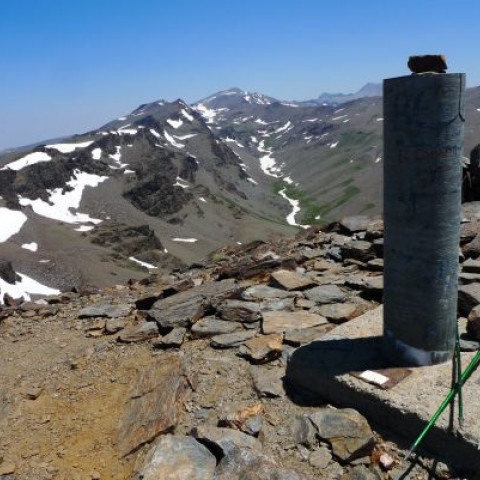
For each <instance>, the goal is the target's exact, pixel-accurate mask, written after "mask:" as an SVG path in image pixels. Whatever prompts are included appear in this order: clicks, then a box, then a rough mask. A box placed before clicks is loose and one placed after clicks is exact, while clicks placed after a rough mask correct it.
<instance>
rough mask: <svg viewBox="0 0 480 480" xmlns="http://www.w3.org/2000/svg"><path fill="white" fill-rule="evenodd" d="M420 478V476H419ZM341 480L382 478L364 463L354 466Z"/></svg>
mask: <svg viewBox="0 0 480 480" xmlns="http://www.w3.org/2000/svg"><path fill="white" fill-rule="evenodd" d="M411 478H413V477H411ZM417 478H418V477H417ZM341 480H382V479H381V477H380V475H378V474H377V473H376V472H375V471H372V470H369V469H368V468H367V467H365V466H364V465H357V466H356V467H353V469H352V470H350V472H348V473H345V474H344V475H343V476H342V478H341Z"/></svg>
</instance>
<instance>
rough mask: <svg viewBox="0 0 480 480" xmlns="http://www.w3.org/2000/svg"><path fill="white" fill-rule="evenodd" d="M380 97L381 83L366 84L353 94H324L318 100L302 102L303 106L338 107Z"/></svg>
mask: <svg viewBox="0 0 480 480" xmlns="http://www.w3.org/2000/svg"><path fill="white" fill-rule="evenodd" d="M380 96H382V84H381V83H373V82H369V83H366V84H365V85H364V86H363V87H362V88H361V89H360V90H358V91H357V92H355V93H328V92H324V93H322V94H321V95H319V97H318V98H316V99H313V100H307V101H305V102H302V103H303V104H314V105H322V104H326V105H340V104H342V103H346V102H351V101H352V100H358V99H359V98H364V97H380Z"/></svg>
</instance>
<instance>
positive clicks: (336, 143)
mask: <svg viewBox="0 0 480 480" xmlns="http://www.w3.org/2000/svg"><path fill="white" fill-rule="evenodd" d="M337 145H338V142H335V143H332V144H331V145H330V148H335V147H336V146H337Z"/></svg>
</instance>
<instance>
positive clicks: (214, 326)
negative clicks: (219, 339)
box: [190, 315, 243, 339]
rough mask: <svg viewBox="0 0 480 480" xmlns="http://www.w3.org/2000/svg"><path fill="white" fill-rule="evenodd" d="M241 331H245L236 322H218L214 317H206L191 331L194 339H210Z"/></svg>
mask: <svg viewBox="0 0 480 480" xmlns="http://www.w3.org/2000/svg"><path fill="white" fill-rule="evenodd" d="M239 330H243V328H242V326H241V325H240V324H238V323H236V322H227V321H225V320H218V319H217V318H216V317H215V316H214V315H212V316H210V317H204V318H202V319H201V320H199V321H198V322H196V323H195V324H194V325H193V327H192V329H191V330H190V334H191V337H192V338H193V339H195V338H209V337H214V336H216V335H223V334H226V333H234V332H236V331H239Z"/></svg>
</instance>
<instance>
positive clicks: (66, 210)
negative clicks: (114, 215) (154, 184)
mask: <svg viewBox="0 0 480 480" xmlns="http://www.w3.org/2000/svg"><path fill="white" fill-rule="evenodd" d="M107 178H108V177H102V176H99V175H93V174H91V173H85V172H81V171H80V170H75V171H74V174H73V176H72V178H71V179H70V180H69V181H68V182H67V185H68V186H69V187H72V190H71V191H69V192H63V188H56V189H55V190H48V193H49V194H50V196H49V197H48V202H46V201H44V200H41V199H40V198H37V199H36V200H31V199H29V198H24V197H21V196H20V195H19V196H18V198H19V201H20V205H22V206H23V207H26V206H28V205H30V206H31V207H32V209H33V211H34V212H35V213H37V214H38V215H40V216H42V217H46V218H51V219H52V220H59V221H60V222H65V223H88V222H91V223H94V224H97V223H100V222H101V221H102V220H98V219H95V218H91V217H90V216H89V215H88V214H86V213H79V212H76V213H72V212H71V209H72V210H77V209H78V207H79V206H80V202H81V200H82V194H83V190H84V189H85V187H96V186H97V185H99V184H100V183H102V182H104V181H105V180H107ZM19 213H21V212H19ZM22 215H23V214H22ZM0 218H1V212H0ZM25 219H26V217H25ZM2 233H3V232H2ZM0 240H1V238H0Z"/></svg>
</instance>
